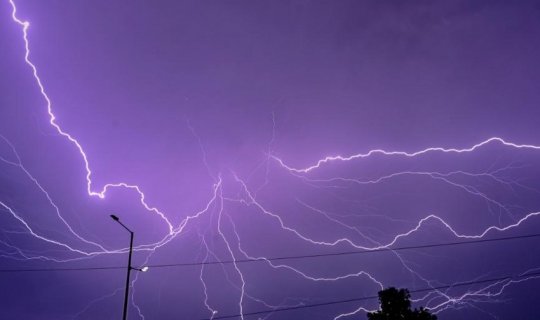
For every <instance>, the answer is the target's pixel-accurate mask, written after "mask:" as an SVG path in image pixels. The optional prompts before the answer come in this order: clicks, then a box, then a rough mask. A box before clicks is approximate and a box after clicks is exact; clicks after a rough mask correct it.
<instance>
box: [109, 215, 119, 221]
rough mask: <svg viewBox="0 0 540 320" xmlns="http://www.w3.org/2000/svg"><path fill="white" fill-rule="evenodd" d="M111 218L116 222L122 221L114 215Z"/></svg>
mask: <svg viewBox="0 0 540 320" xmlns="http://www.w3.org/2000/svg"><path fill="white" fill-rule="evenodd" d="M111 218H112V219H113V220H114V221H120V218H118V217H117V216H115V215H114V214H111Z"/></svg>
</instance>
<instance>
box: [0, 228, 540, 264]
mask: <svg viewBox="0 0 540 320" xmlns="http://www.w3.org/2000/svg"><path fill="white" fill-rule="evenodd" d="M536 237H540V233H537V234H529V235H520V236H511V237H502V238H492V239H477V240H471V241H460V242H458V241H455V242H445V243H436V244H425V245H416V246H403V247H396V248H379V249H373V250H362V251H345V252H336V253H320V254H310V255H294V256H284V257H273V258H256V259H240V260H223V261H207V262H187V263H170V264H155V265H148V267H150V268H169V267H190V266H202V265H214V264H232V263H251V262H264V261H280V260H296V259H311V258H320V257H332V256H344V255H356V254H366V253H376V252H387V251H403V250H412V249H426V248H436V247H448V246H459V245H469V244H476V243H486V242H496V241H509V240H517V239H527V238H536ZM125 268H126V267H125V266H121V267H120V266H103V267H81V268H75V267H73V268H39V269H0V273H2V272H5V273H8V272H48V271H85V270H115V269H125Z"/></svg>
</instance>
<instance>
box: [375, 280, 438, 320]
mask: <svg viewBox="0 0 540 320" xmlns="http://www.w3.org/2000/svg"><path fill="white" fill-rule="evenodd" d="M410 297H411V295H410V294H409V290H407V289H399V290H398V289H396V288H393V287H391V288H388V289H385V290H382V291H379V301H380V303H381V310H379V311H377V312H369V313H368V314H367V317H368V320H437V316H435V315H432V314H431V313H430V312H429V311H428V310H426V309H424V308H420V309H414V310H411V301H410V300H409V298H410Z"/></svg>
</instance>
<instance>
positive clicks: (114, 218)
mask: <svg viewBox="0 0 540 320" xmlns="http://www.w3.org/2000/svg"><path fill="white" fill-rule="evenodd" d="M111 218H112V219H113V220H114V221H116V222H118V223H119V224H120V225H121V226H122V227H124V229H126V230H127V231H128V232H129V258H128V267H127V279H126V292H125V295H124V312H123V315H122V319H123V320H127V306H128V299H129V276H130V274H131V269H136V268H133V267H132V266H131V254H132V253H133V231H131V230H130V229H129V228H128V227H126V226H125V225H124V224H123V223H122V222H121V221H120V218H118V217H117V216H115V215H114V214H111ZM136 270H140V271H143V272H145V271H146V270H148V267H143V268H142V269H136Z"/></svg>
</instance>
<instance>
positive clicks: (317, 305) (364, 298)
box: [201, 272, 540, 320]
mask: <svg viewBox="0 0 540 320" xmlns="http://www.w3.org/2000/svg"><path fill="white" fill-rule="evenodd" d="M534 276H540V272H536V273H529V274H523V275H518V276H506V277H500V278H491V279H484V280H476V281H467V282H458V283H456V284H453V285H447V286H438V287H431V288H423V289H417V290H409V292H410V293H420V292H427V291H436V290H441V289H450V288H455V287H462V286H468V285H473V284H481V283H488V282H498V281H504V280H518V279H521V278H525V277H534ZM377 298H378V296H366V297H360V298H352V299H346V300H334V301H327V302H321V303H313V304H306V305H302V306H294V307H284V308H276V309H272V310H260V311H253V312H245V313H244V314H243V315H244V316H252V315H258V314H267V313H273V312H281V311H290V310H298V309H307V308H315V307H323V306H329V305H335V304H342V303H348V302H358V301H364V300H372V299H377ZM240 316H241V315H240V314H234V315H225V316H218V317H213V318H212V319H230V318H236V317H240ZM201 320H210V318H204V319H201Z"/></svg>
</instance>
